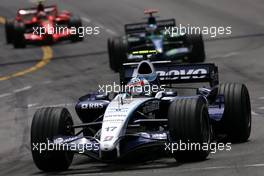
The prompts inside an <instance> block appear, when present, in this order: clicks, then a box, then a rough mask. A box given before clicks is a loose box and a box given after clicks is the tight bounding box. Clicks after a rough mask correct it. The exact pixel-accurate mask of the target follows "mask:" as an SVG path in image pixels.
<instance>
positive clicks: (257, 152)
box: [0, 0, 264, 176]
mask: <svg viewBox="0 0 264 176" xmlns="http://www.w3.org/2000/svg"><path fill="white" fill-rule="evenodd" d="M56 2H57V3H58V5H59V8H60V9H67V10H70V11H72V12H74V13H75V14H78V15H80V16H81V17H82V18H83V20H84V25H85V26H93V27H95V26H99V27H100V34H99V35H97V36H86V39H85V41H84V42H83V43H75V44H71V43H67V42H65V43H61V44H57V45H54V46H52V47H51V49H52V52H50V51H49V52H48V53H47V51H42V50H43V49H41V48H40V47H35V46H29V47H27V48H26V49H13V47H12V46H10V45H6V43H5V40H4V28H3V25H1V26H0V36H2V37H0V66H1V69H0V77H6V76H9V75H12V74H14V73H17V72H20V71H21V70H27V69H28V68H31V67H33V68H34V66H35V65H36V64H38V62H39V61H40V60H41V59H43V57H44V56H43V54H44V55H45V54H49V56H50V57H51V55H52V56H53V57H52V58H50V59H51V60H50V61H49V62H46V63H45V64H44V65H43V67H41V68H37V69H35V70H33V71H32V72H29V73H24V74H22V75H18V76H16V77H11V78H8V79H7V80H3V81H0V141H1V142H0V174H1V175H46V174H45V173H43V172H40V171H39V170H38V169H37V168H36V167H35V165H34V164H33V162H32V158H31V153H30V145H29V137H30V136H29V132H30V124H31V120H32V116H33V114H34V112H35V111H36V109H37V108H38V107H41V106H62V105H64V106H66V107H68V108H69V109H70V111H71V112H72V114H74V116H75V113H74V111H73V103H74V102H75V101H76V100H77V98H78V97H80V96H81V95H84V94H85V93H87V92H88V91H92V90H97V89H98V84H101V85H102V84H106V83H112V82H113V81H118V75H117V74H114V73H113V72H112V71H111V70H110V69H109V67H108V56H107V51H106V40H107V38H108V37H110V36H113V35H119V34H122V33H123V24H125V23H128V22H137V21H138V20H141V18H142V16H143V14H142V12H143V9H144V8H148V7H152V8H158V9H159V10H160V13H159V15H160V16H161V17H162V18H171V17H174V18H176V19H177V22H178V23H181V24H192V25H198V26H231V27H232V35H229V36H224V38H222V37H221V38H219V39H215V40H212V41H206V44H205V45H206V53H207V61H208V62H214V63H216V64H217V65H218V66H219V72H220V79H221V82H241V83H245V84H246V85H247V86H248V88H249V90H250V95H251V103H252V117H253V122H252V134H251V137H250V140H249V142H247V143H243V144H234V145H232V150H231V151H230V152H227V151H219V152H217V153H216V154H211V155H210V157H209V158H208V160H206V161H204V162H197V163H188V164H179V163H177V162H175V160H174V159H172V158H160V159H156V160H150V161H147V162H144V163H138V164H110V165H109V164H104V163H98V162H95V161H92V160H90V159H88V158H86V157H83V156H76V157H75V159H74V162H73V164H72V166H71V167H70V169H69V171H67V172H63V173H53V174H61V175H99V174H100V175H146V176H148V175H152V176H154V175H197V176H199V175H221V176H222V175H263V173H264V150H263V148H264V128H263V124H264V91H263V90H264V79H263V77H264V71H263V70H264V69H263V68H264V61H263V59H264V58H263V53H264V20H263V19H264V14H263V11H264V3H263V2H262V0H239V1H230V0H222V1H212V0H199V1H197V0H178V1H176V0H163V1H155V0H122V1H121V0H89V1H87V0H67V1H66V0H60V1H56ZM19 3H21V0H12V1H10V0H1V5H0V16H5V17H13V16H14V15H15V11H16V9H17V8H19V7H24V6H28V5H30V4H29V3H28V2H27V1H23V4H22V3H21V4H19ZM205 38H209V36H205ZM48 50H49V49H48ZM75 121H76V122H78V119H77V118H75ZM153 155H154V154H153Z"/></svg>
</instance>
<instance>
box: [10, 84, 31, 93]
mask: <svg viewBox="0 0 264 176" xmlns="http://www.w3.org/2000/svg"><path fill="white" fill-rule="evenodd" d="M31 88H32V86H26V87H23V88H20V89H15V90H13V92H14V93H19V92H23V91H26V90H29V89H31Z"/></svg>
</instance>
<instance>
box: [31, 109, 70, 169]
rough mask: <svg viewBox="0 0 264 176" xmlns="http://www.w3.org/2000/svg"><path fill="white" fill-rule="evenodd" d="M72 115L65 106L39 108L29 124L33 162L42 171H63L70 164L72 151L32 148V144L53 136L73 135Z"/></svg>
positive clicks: (43, 141) (45, 141) (42, 141)
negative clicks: (40, 150)
mask: <svg viewBox="0 0 264 176" xmlns="http://www.w3.org/2000/svg"><path fill="white" fill-rule="evenodd" d="M72 125H73V121H72V117H71V115H70V113H69V111H68V110H67V109H65V108H58V107H50V108H42V109H39V110H38V111H37V112H36V113H35V115H34V117H33V121H32V124H31V152H32V156H33V160H34V163H35V164H36V166H37V167H38V168H39V169H40V170H43V171H47V172H49V171H63V170H67V169H68V167H69V166H70V164H71V162H72V160H73V156H74V153H73V152H68V151H55V150H54V151H48V150H45V151H42V152H41V153H40V152H39V151H38V150H36V149H35V150H34V149H33V146H34V144H35V145H36V144H42V143H46V144H47V140H52V139H53V137H55V136H60V135H61V136H67V135H74V129H73V128H71V126H72Z"/></svg>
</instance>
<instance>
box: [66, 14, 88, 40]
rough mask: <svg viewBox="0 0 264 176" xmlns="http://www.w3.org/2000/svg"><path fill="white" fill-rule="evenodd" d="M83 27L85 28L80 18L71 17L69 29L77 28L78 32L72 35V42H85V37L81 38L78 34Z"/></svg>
mask: <svg viewBox="0 0 264 176" xmlns="http://www.w3.org/2000/svg"><path fill="white" fill-rule="evenodd" d="M82 26H83V25H82V20H81V18H80V17H71V18H70V20H69V24H68V27H69V28H75V31H76V34H70V35H71V37H70V40H71V41H72V42H80V41H83V40H84V36H81V35H80V34H79V32H78V31H79V30H80V28H81V27H82Z"/></svg>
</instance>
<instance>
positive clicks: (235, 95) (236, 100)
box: [216, 83, 251, 143]
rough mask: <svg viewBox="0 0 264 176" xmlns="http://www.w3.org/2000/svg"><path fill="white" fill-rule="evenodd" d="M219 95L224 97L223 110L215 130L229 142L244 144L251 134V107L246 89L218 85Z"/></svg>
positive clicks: (227, 84)
mask: <svg viewBox="0 0 264 176" xmlns="http://www.w3.org/2000/svg"><path fill="white" fill-rule="evenodd" d="M219 94H222V95H224V102H225V109H224V114H223V118H222V120H221V121H220V122H219V123H218V124H217V128H218V129H219V130H220V132H222V133H225V134H226V135H227V139H228V140H229V141H231V142H234V143H238V142H246V141H247V140H248V138H249V136H250V133H251V105H250V97H249V93H248V89H247V87H246V86H245V85H244V84H237V83H225V84H220V86H219ZM216 131H217V130H216Z"/></svg>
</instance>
